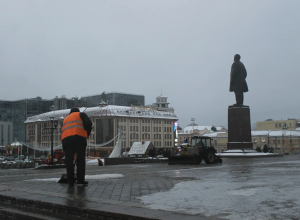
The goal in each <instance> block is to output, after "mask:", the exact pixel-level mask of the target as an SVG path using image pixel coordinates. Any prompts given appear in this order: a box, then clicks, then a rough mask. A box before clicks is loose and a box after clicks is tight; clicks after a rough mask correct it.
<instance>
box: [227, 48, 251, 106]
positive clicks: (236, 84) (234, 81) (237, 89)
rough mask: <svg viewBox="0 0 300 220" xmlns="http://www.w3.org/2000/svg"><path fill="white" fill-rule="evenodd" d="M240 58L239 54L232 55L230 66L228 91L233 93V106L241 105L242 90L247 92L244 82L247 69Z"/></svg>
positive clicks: (242, 98)
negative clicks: (234, 102)
mask: <svg viewBox="0 0 300 220" xmlns="http://www.w3.org/2000/svg"><path fill="white" fill-rule="evenodd" d="M240 59H241V56H240V55H239V54H236V55H235V56H234V63H233V64H232V66H231V73H230V88H229V91H230V92H234V93H235V99H236V104H234V106H243V102H244V92H248V86H247V83H246V77H247V71H246V68H245V66H244V64H243V63H242V62H240Z"/></svg>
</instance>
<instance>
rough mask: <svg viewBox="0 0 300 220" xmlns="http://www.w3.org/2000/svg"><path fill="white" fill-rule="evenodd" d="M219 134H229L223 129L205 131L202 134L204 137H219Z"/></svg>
mask: <svg viewBox="0 0 300 220" xmlns="http://www.w3.org/2000/svg"><path fill="white" fill-rule="evenodd" d="M219 134H227V132H224V131H221V132H212V133H205V134H203V135H202V136H204V137H218V135H219Z"/></svg>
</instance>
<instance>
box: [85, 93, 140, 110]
mask: <svg viewBox="0 0 300 220" xmlns="http://www.w3.org/2000/svg"><path fill="white" fill-rule="evenodd" d="M102 101H104V102H105V103H106V104H108V105H119V106H131V105H133V106H145V96H144V95H136V94H128V93H118V92H112V93H104V92H103V93H102V94H98V95H91V96H84V97H81V99H80V104H81V106H84V107H95V106H98V105H99V103H101V102H102Z"/></svg>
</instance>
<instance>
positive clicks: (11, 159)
mask: <svg viewBox="0 0 300 220" xmlns="http://www.w3.org/2000/svg"><path fill="white" fill-rule="evenodd" d="M4 160H7V161H15V157H14V156H6V157H5V159H4Z"/></svg>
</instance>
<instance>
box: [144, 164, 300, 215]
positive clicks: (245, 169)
mask: <svg viewBox="0 0 300 220" xmlns="http://www.w3.org/2000/svg"><path fill="white" fill-rule="evenodd" d="M279 163H280V164H279ZM299 164H300V161H292V162H291V161H280V162H278V163H277V162H272V163H268V162H262V163H257V164H251V165H249V164H246V165H242V164H239V165H238V166H236V165H235V166H233V167H232V166H229V165H226V164H225V165H222V166H215V167H203V168H209V169H203V168H201V167H198V168H194V171H193V172H188V171H185V170H179V171H178V173H179V176H181V177H194V178H195V180H191V181H186V182H180V183H178V184H176V185H175V186H174V187H173V188H172V189H171V190H169V191H167V192H159V193H155V194H150V195H145V196H142V197H139V199H140V200H141V202H142V203H143V204H145V205H146V207H147V208H150V209H156V210H166V211H171V212H180V213H186V214H201V215H205V216H207V217H220V218H225V219H233V220H240V219H245V220H256V219H266V220H269V219H270V220H271V219H300V211H299V206H300V200H299V198H300V191H299V190H297V187H296V185H297V182H298V181H299V180H300V179H299V178H295V176H294V175H297V176H298V175H299V174H300V168H299ZM291 172H292V173H293V175H291ZM266 173H268V174H266ZM270 174H271V175H270ZM265 176H267V177H265ZM295 187H296V188H295Z"/></svg>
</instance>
